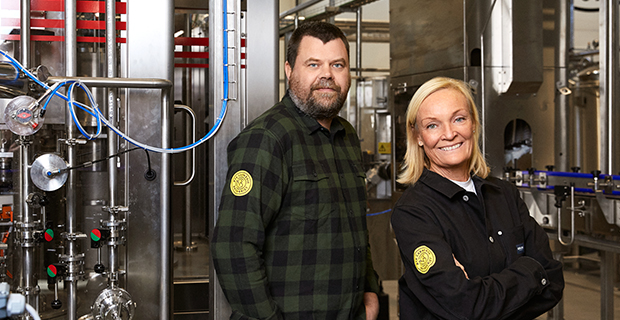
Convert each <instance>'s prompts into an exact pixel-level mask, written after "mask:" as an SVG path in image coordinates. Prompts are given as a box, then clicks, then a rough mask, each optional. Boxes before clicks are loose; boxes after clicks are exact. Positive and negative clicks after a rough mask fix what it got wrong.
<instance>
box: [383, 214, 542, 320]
mask: <svg viewBox="0 0 620 320" xmlns="http://www.w3.org/2000/svg"><path fill="white" fill-rule="evenodd" d="M392 226H393V228H394V232H395V234H396V239H397V241H398V246H399V248H400V252H401V257H402V259H403V263H404V265H405V275H404V279H405V281H406V283H407V287H408V288H409V289H410V290H411V291H412V292H413V294H414V295H415V297H416V298H417V299H419V300H420V302H421V304H422V305H424V306H425V307H426V308H427V309H428V311H429V312H431V313H433V314H434V315H435V316H436V317H437V318H439V319H478V320H484V319H494V320H496V319H506V318H508V317H510V316H511V315H512V314H514V313H515V312H517V311H519V310H520V308H521V307H523V306H525V305H526V304H527V303H528V301H530V300H531V299H532V298H533V297H535V296H536V295H539V294H540V293H541V292H542V291H543V290H544V289H545V287H546V286H548V283H546V280H544V279H546V278H547V274H546V271H545V269H544V267H543V266H542V265H541V263H539V262H538V261H537V260H535V259H533V258H531V257H527V256H522V257H519V258H518V259H516V260H515V261H514V263H512V264H510V265H509V266H507V267H506V268H505V269H503V270H502V271H501V272H499V273H494V274H491V275H489V276H486V277H475V278H472V279H469V280H468V279H467V278H466V277H465V275H464V274H463V271H462V270H461V269H460V268H458V267H457V266H456V265H455V262H454V258H453V256H452V249H451V247H450V245H449V243H448V242H447V241H446V239H445V237H444V235H443V230H442V228H441V226H440V225H439V224H438V222H437V221H436V220H434V218H433V217H432V213H431V209H430V207H425V206H409V205H402V206H397V207H396V208H395V209H394V213H393V215H392Z"/></svg>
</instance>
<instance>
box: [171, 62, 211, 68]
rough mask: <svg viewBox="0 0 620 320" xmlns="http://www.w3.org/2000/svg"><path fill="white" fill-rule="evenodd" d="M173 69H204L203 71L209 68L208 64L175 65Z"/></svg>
mask: <svg viewBox="0 0 620 320" xmlns="http://www.w3.org/2000/svg"><path fill="white" fill-rule="evenodd" d="M174 67H175V68H204V69H208V68H209V64H208V63H175V64H174Z"/></svg>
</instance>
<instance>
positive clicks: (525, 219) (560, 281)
mask: <svg viewBox="0 0 620 320" xmlns="http://www.w3.org/2000/svg"><path fill="white" fill-rule="evenodd" d="M510 187H511V191H510V193H511V196H512V199H513V200H514V202H515V203H516V206H517V208H518V212H519V219H520V220H521V222H522V223H523V228H524V233H525V255H526V256H529V257H532V258H533V259H535V260H536V261H538V263H540V264H541V265H542V266H543V268H544V269H545V273H546V274H547V277H546V280H547V281H548V284H547V286H545V288H544V289H543V290H542V292H541V293H540V294H538V295H536V297H535V298H534V299H531V300H529V301H528V302H527V303H526V304H525V305H524V306H523V307H521V308H519V309H518V310H517V311H516V312H515V313H514V314H513V315H512V316H511V317H510V319H531V318H535V317H536V316H538V315H540V314H542V313H544V312H546V311H548V310H549V309H551V308H553V307H554V306H555V305H556V304H557V303H558V302H559V301H560V299H562V292H563V290H564V274H563V272H562V263H561V262H559V261H557V260H555V259H553V254H552V252H551V249H550V247H549V237H548V236H547V233H546V232H545V230H544V229H543V228H542V227H541V226H540V225H538V223H537V222H536V220H535V219H534V218H532V217H531V216H530V213H529V210H528V209H527V205H526V204H525V202H524V201H523V200H522V199H521V197H520V196H519V191H518V190H517V189H516V188H515V187H514V186H512V185H511V186H510Z"/></svg>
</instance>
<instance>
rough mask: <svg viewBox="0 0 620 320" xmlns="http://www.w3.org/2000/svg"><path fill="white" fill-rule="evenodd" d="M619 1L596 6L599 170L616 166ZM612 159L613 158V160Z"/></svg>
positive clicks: (610, 1)
mask: <svg viewBox="0 0 620 320" xmlns="http://www.w3.org/2000/svg"><path fill="white" fill-rule="evenodd" d="M618 13H619V9H618V4H617V3H616V2H615V1H612V0H605V1H601V2H600V10H599V21H600V22H599V26H600V27H599V39H600V44H599V47H600V49H599V51H600V56H599V61H600V63H599V68H600V77H599V79H600V87H599V88H600V107H599V123H600V124H599V125H600V131H599V135H600V139H601V141H600V154H601V158H600V163H599V168H598V169H599V170H601V171H603V172H606V173H612V172H614V171H615V170H617V169H618V168H617V167H618V166H617V165H616V163H617V160H614V151H615V149H614V148H615V147H616V145H617V142H616V141H615V139H614V137H615V134H616V132H615V129H614V119H615V115H614V109H613V107H612V106H614V105H615V104H617V102H616V100H617V97H618V93H619V92H618V76H617V70H618V68H619V67H620V61H619V55H620V53H619V50H620V49H619V48H620V46H619V44H618V41H617V39H618V20H619V19H620V18H619V17H618ZM614 161H615V162H614Z"/></svg>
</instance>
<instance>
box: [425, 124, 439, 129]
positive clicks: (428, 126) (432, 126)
mask: <svg viewBox="0 0 620 320" xmlns="http://www.w3.org/2000/svg"><path fill="white" fill-rule="evenodd" d="M435 128H437V125H436V124H434V123H431V124H427V125H426V129H435Z"/></svg>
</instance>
